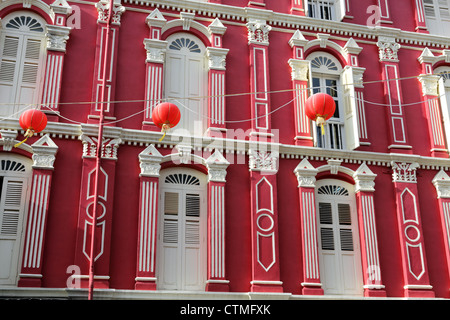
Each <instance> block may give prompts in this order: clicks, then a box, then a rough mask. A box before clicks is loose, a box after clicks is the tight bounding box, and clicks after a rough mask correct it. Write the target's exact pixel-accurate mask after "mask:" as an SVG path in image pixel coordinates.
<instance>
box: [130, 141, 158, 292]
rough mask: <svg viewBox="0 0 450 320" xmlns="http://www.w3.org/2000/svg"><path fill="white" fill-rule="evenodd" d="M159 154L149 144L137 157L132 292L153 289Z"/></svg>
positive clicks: (154, 286) (154, 288)
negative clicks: (136, 224)
mask: <svg viewBox="0 0 450 320" xmlns="http://www.w3.org/2000/svg"><path fill="white" fill-rule="evenodd" d="M161 160H162V155H161V154H160V153H159V151H158V150H157V149H156V148H155V146H154V145H153V144H151V145H149V146H148V147H147V148H146V149H145V150H144V151H142V152H141V153H140V154H139V162H140V168H141V173H140V174H139V180H140V192H139V225H138V233H139V234H138V250H137V266H136V278H135V281H136V282H135V286H134V288H135V289H136V290H156V274H155V272H156V269H155V267H156V264H155V262H156V248H157V243H156V242H157V237H156V235H157V226H158V185H159V171H160V169H161V164H160V163H161Z"/></svg>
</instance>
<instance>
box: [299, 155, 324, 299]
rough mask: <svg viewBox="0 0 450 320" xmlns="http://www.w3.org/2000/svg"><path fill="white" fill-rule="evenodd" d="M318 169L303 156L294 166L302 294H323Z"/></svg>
mask: <svg viewBox="0 0 450 320" xmlns="http://www.w3.org/2000/svg"><path fill="white" fill-rule="evenodd" d="M317 172H318V170H317V169H315V168H314V167H313V166H312V165H311V163H309V161H308V160H307V159H306V158H305V159H303V160H302V161H301V162H300V163H299V164H298V166H297V167H296V168H295V170H294V173H295V175H296V176H297V180H298V195H299V200H300V228H301V229H300V232H301V239H302V260H303V282H302V283H301V285H302V287H303V288H302V294H304V295H323V293H324V292H323V289H322V283H321V282H320V269H319V255H318V239H317V223H316V221H317V217H316V199H315V192H314V190H315V186H316V175H317Z"/></svg>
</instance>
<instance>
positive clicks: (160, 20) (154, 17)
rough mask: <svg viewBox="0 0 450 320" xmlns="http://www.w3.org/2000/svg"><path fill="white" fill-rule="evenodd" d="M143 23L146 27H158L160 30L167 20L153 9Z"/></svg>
mask: <svg viewBox="0 0 450 320" xmlns="http://www.w3.org/2000/svg"><path fill="white" fill-rule="evenodd" d="M145 22H146V23H147V25H148V27H149V28H150V27H158V28H162V27H164V25H165V24H166V23H167V20H166V19H165V18H164V16H163V15H162V13H161V12H160V11H159V10H158V9H155V10H153V11H152V12H150V14H149V15H148V16H147V18H145Z"/></svg>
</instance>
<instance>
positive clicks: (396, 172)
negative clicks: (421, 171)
mask: <svg viewBox="0 0 450 320" xmlns="http://www.w3.org/2000/svg"><path fill="white" fill-rule="evenodd" d="M418 167H419V164H418V163H417V162H413V163H406V162H394V161H393V162H392V170H393V172H392V181H393V182H410V183H416V182H417V176H416V170H417V168H418Z"/></svg>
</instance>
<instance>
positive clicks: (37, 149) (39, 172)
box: [18, 134, 58, 287]
mask: <svg viewBox="0 0 450 320" xmlns="http://www.w3.org/2000/svg"><path fill="white" fill-rule="evenodd" d="M31 148H32V149H33V156H32V158H33V176H32V183H31V201H30V207H29V209H28V217H27V222H26V231H25V238H24V245H23V246H24V250H23V258H22V268H21V271H20V274H19V282H18V286H19V287H41V286H42V277H43V276H42V261H43V257H44V248H45V234H46V226H47V218H48V204H49V200H50V187H51V182H52V174H53V163H54V161H55V155H56V153H57V151H58V146H57V145H56V144H55V143H54V142H53V140H52V139H51V138H50V136H49V135H48V134H46V135H44V136H42V138H40V139H39V140H37V141H36V142H35V143H34V144H33V145H32V146H31Z"/></svg>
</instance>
